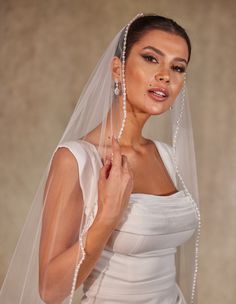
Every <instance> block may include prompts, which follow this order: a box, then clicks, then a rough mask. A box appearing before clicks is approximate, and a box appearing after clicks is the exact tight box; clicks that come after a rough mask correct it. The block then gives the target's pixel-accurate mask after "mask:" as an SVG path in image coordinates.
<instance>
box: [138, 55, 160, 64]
mask: <svg viewBox="0 0 236 304" xmlns="http://www.w3.org/2000/svg"><path fill="white" fill-rule="evenodd" d="M142 57H143V58H144V59H145V60H146V61H148V62H153V63H158V61H157V59H156V58H155V57H154V56H152V55H142Z"/></svg>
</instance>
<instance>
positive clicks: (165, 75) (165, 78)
mask: <svg viewBox="0 0 236 304" xmlns="http://www.w3.org/2000/svg"><path fill="white" fill-rule="evenodd" d="M155 79H156V80H157V81H165V82H167V83H169V82H170V76H169V74H168V73H167V72H164V71H162V72H159V73H157V74H156V75H155Z"/></svg>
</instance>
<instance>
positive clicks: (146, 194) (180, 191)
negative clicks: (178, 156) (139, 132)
mask: <svg viewBox="0 0 236 304" xmlns="http://www.w3.org/2000/svg"><path fill="white" fill-rule="evenodd" d="M78 140H79V141H82V142H85V143H87V144H88V145H89V146H92V148H93V150H94V151H95V154H96V156H97V158H98V159H99V162H100V164H101V165H103V163H102V161H101V158H100V155H99V153H98V150H97V148H96V146H95V145H94V144H92V143H90V142H89V141H86V140H84V139H78ZM150 140H151V139H150ZM151 142H152V143H153V144H154V146H155V148H156V151H157V153H158V154H159V155H160V158H161V161H162V163H163V166H164V168H165V170H166V171H167V173H168V175H169V177H170V179H171V181H172V183H173V184H174V181H173V180H172V178H171V176H170V174H169V171H168V169H167V168H166V165H165V162H164V159H163V158H162V155H161V153H160V152H159V148H158V145H160V141H159V140H157V139H156V140H154V141H153V140H151ZM182 192H184V190H178V191H176V192H174V193H172V194H168V195H158V194H152V193H144V192H132V193H131V194H130V197H131V196H132V197H135V196H148V197H161V198H171V197H173V196H176V195H179V194H180V193H182Z"/></svg>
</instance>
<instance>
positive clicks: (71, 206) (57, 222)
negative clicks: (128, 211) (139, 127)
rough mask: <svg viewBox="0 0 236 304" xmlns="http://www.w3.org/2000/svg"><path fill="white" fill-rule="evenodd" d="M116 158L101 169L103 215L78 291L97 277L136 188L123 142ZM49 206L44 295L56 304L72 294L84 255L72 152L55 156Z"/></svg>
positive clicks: (90, 237) (43, 243)
mask: <svg viewBox="0 0 236 304" xmlns="http://www.w3.org/2000/svg"><path fill="white" fill-rule="evenodd" d="M113 153H114V160H113V164H112V166H111V163H109V162H108V163H107V164H106V165H104V166H103V167H102V168H101V169H100V176H99V181H98V211H97V215H96V217H95V220H94V222H93V224H92V225H91V227H90V228H89V230H88V233H87V238H86V244H85V252H86V256H85V259H84V261H83V263H82V265H81V267H80V270H79V273H78V277H77V283H76V286H77V287H79V286H80V285H81V284H82V283H83V282H84V281H85V280H86V278H87V277H88V275H89V274H90V273H91V271H92V269H93V267H94V265H95V264H96V261H97V260H98V258H99V256H100V255H101V252H102V250H103V249H104V247H105V245H106V243H107V241H108V239H109V237H110V235H111V233H112V231H113V229H114V228H115V227H116V226H117V224H118V223H119V221H120V219H121V217H122V214H123V211H124V209H125V208H126V206H127V203H128V200H129V196H130V192H131V191H132V188H133V184H132V173H131V172H130V168H129V166H128V162H127V158H126V157H123V158H122V156H121V154H120V148H119V144H118V142H114V141H113ZM122 159H123V161H122ZM44 204H45V207H44V213H43V222H42V232H41V240H40V256H39V262H40V263H39V264H40V265H39V290H40V296H41V298H42V299H43V301H44V302H45V303H47V304H56V303H60V302H61V301H62V300H63V299H65V298H66V297H67V296H68V295H69V294H70V291H71V286H72V280H73V275H74V270H75V261H76V259H77V256H78V253H79V251H80V248H79V242H78V241H77V239H78V235H79V227H80V223H81V220H82V212H83V196H82V190H81V187H80V181H79V172H78V164H77V161H76V159H75V157H74V156H73V154H72V153H71V152H70V151H69V150H68V149H67V148H59V149H58V150H57V151H56V152H55V154H54V157H53V160H52V164H51V168H50V171H49V176H48V179H47V183H46V186H45V199H44Z"/></svg>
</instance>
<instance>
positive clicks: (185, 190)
mask: <svg viewBox="0 0 236 304" xmlns="http://www.w3.org/2000/svg"><path fill="white" fill-rule="evenodd" d="M143 15H144V14H143V13H141V14H138V15H137V16H135V17H134V18H133V19H132V20H131V21H130V22H129V23H128V25H127V26H126V29H125V35H124V44H123V51H122V97H123V106H122V108H123V112H124V113H123V120H122V125H121V129H120V132H119V135H118V138H117V139H118V141H119V140H120V137H121V135H122V133H123V131H124V127H125V121H126V117H127V113H126V85H125V52H126V42H127V34H128V30H129V27H130V25H131V24H132V22H133V21H134V20H135V19H137V18H139V17H141V16H143ZM185 82H186V81H185V79H184V86H183V89H182V103H181V111H180V115H179V118H178V120H177V126H176V129H175V132H174V136H173V148H174V155H173V160H174V164H175V170H176V173H177V174H178V176H179V179H180V181H181V182H182V185H183V188H184V192H185V194H187V195H188V196H189V197H190V200H191V202H192V204H193V206H194V208H195V212H196V216H197V219H198V228H197V236H196V242H195V266H194V268H195V269H194V275H193V285H192V293H191V304H194V297H195V291H196V282H197V272H198V257H199V239H200V231H201V217H200V210H199V208H198V206H197V204H196V202H195V201H194V200H193V198H192V196H191V194H190V192H189V191H188V189H187V187H186V185H185V183H184V181H183V178H182V176H181V174H180V172H179V168H178V165H177V161H176V156H175V152H176V140H177V135H178V131H179V124H180V120H181V118H182V115H183V110H184V98H185ZM112 156H113V155H112ZM93 218H94V216H93V214H91V215H90V217H89V220H88V221H87V223H86V224H85V226H84V228H83V230H82V232H81V234H80V237H79V245H80V248H81V252H82V258H81V260H80V261H79V263H78V265H76V268H75V271H74V276H73V281H72V288H71V292H70V298H69V304H72V301H73V297H74V292H75V288H76V281H77V276H78V272H79V269H80V266H81V264H82V262H83V261H84V259H85V255H86V254H85V250H84V247H83V236H84V234H85V233H86V232H87V229H88V228H89V227H90V225H91V223H92V221H93Z"/></svg>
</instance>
